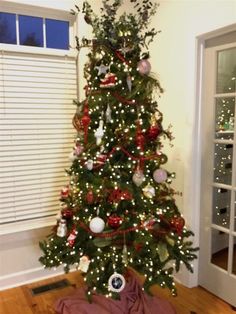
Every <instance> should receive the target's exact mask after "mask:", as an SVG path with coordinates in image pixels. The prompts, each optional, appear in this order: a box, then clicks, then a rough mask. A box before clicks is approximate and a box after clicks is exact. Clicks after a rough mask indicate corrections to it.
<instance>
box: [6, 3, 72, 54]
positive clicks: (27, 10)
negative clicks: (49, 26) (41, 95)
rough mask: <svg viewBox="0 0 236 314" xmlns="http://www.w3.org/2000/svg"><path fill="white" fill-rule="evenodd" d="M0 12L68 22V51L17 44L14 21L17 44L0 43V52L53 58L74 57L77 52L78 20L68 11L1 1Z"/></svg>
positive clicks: (17, 34) (17, 30)
mask: <svg viewBox="0 0 236 314" xmlns="http://www.w3.org/2000/svg"><path fill="white" fill-rule="evenodd" d="M0 11H1V12H4V13H12V14H16V15H28V16H32V17H41V18H43V19H46V18H48V19H55V20H60V21H68V22H69V50H65V49H55V48H47V47H35V46H23V45H20V44H19V38H18V37H19V24H18V19H16V37H17V42H18V43H17V44H5V43H0V50H2V51H11V52H26V53H35V54H47V55H54V56H65V55H66V56H68V57H75V56H76V54H77V51H76V49H75V47H76V40H75V37H76V36H77V31H78V19H77V15H73V14H71V13H70V12H68V11H65V10H59V9H51V8H46V7H45V8H44V7H41V6H34V5H28V4H19V3H15V2H8V1H6V2H2V1H1V9H0ZM43 27H44V28H45V27H46V26H45V23H43ZM44 42H45V43H46V41H45V30H44Z"/></svg>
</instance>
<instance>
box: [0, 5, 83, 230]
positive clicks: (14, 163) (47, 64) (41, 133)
mask: <svg viewBox="0 0 236 314" xmlns="http://www.w3.org/2000/svg"><path fill="white" fill-rule="evenodd" d="M1 9H2V8H1ZM37 12H38V11H37ZM26 13H27V14H26ZM46 13H48V12H46ZM50 13H52V12H50ZM59 18H60V14H59V15H58V14H57V16H56V17H55V18H54V16H53V15H52V14H50V15H48V16H43V15H40V16H39V17H37V16H34V15H33V14H28V11H27V10H26V12H24V11H22V14H20V12H19V10H18V11H17V12H16V14H15V12H13V13H11V12H2V13H0V26H2V25H4V29H5V31H1V30H2V27H0V42H1V43H0V234H1V233H9V232H15V231H18V230H26V229H32V228H35V227H42V226H46V225H50V224H52V223H54V222H55V215H56V214H57V213H58V212H59V210H60V207H59V206H60V202H59V198H60V190H61V188H62V187H63V186H64V185H66V184H67V183H68V179H67V177H66V176H65V169H66V168H68V167H69V166H70V164H71V162H70V160H69V158H68V157H69V155H70V153H71V151H72V148H73V145H74V137H75V130H74V129H73V126H72V123H71V121H72V117H73V115H74V112H75V106H74V104H73V100H74V99H76V98H77V65H76V55H75V53H74V52H73V51H72V52H71V50H70V51H67V52H66V53H65V52H63V50H65V49H68V47H69V35H68V34H69V33H70V34H72V32H71V26H72V21H71V20H70V18H71V17H68V19H67V20H66V18H64V19H63V20H60V19H59ZM69 29H70V31H69ZM68 32H69V33H68ZM74 35H75V34H74ZM71 36H72V35H71ZM16 43H17V44H16ZM50 49H53V50H50ZM58 49H60V51H59V52H60V53H59V52H58ZM48 50H49V52H48ZM54 51H55V53H53V52H54Z"/></svg>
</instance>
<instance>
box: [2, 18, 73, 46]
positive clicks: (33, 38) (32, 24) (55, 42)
mask: <svg viewBox="0 0 236 314" xmlns="http://www.w3.org/2000/svg"><path fill="white" fill-rule="evenodd" d="M17 25H18V27H17ZM44 26H45V27H44ZM69 26H70V25H69V22H68V21H63V20H57V19H48V18H42V17H36V16H28V15H20V14H19V15H18V14H12V13H5V12H0V43H5V44H13V45H16V44H19V45H23V46H35V47H46V48H53V49H64V50H68V49H69ZM44 33H45V36H44ZM17 38H19V40H17Z"/></svg>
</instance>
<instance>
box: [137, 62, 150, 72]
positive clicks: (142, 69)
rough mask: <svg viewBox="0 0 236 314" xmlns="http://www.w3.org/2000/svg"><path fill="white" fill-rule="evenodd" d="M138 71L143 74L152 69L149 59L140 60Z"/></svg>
mask: <svg viewBox="0 0 236 314" xmlns="http://www.w3.org/2000/svg"><path fill="white" fill-rule="evenodd" d="M138 71H139V73H140V74H141V75H148V74H149V73H150V71H151V64H150V62H149V61H148V60H147V59H142V60H140V61H139V62H138Z"/></svg>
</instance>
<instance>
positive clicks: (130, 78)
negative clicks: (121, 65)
mask: <svg viewBox="0 0 236 314" xmlns="http://www.w3.org/2000/svg"><path fill="white" fill-rule="evenodd" d="M126 82H127V86H128V90H129V91H130V92H131V91H132V77H131V75H130V74H128V75H127V79H126Z"/></svg>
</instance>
